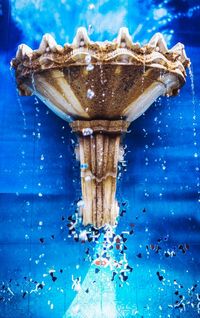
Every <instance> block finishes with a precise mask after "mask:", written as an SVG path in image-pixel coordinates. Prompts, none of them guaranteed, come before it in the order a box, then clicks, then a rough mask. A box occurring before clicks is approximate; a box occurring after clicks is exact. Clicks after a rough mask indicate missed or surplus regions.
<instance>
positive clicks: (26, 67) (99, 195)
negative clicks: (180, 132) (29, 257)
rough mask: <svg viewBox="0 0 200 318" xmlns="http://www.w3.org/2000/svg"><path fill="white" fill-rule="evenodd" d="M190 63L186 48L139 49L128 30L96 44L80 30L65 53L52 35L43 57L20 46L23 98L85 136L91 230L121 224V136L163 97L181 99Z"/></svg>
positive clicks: (155, 43)
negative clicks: (118, 186)
mask: <svg viewBox="0 0 200 318" xmlns="http://www.w3.org/2000/svg"><path fill="white" fill-rule="evenodd" d="M189 63H190V61H189V59H188V58H187V57H186V55H185V51H184V46H183V45H182V44H181V43H178V44H176V45H175V46H174V47H173V48H172V49H168V48H167V46H166V43H165V40H164V38H163V36H162V35H161V34H155V35H154V36H153V38H152V39H151V40H150V41H149V42H148V43H147V44H146V45H144V46H140V45H139V44H138V43H133V42H132V39H131V36H130V35H129V32H128V29H127V28H121V29H120V31H119V34H118V37H117V39H115V40H114V41H113V42H107V41H105V42H92V41H91V40H90V39H89V37H88V35H87V31H86V30H85V29H84V28H80V29H78V31H77V34H76V36H75V38H74V41H73V43H72V44H65V45H64V47H62V46H60V45H57V43H56V42H55V40H54V39H53V38H52V36H51V35H49V34H46V35H44V36H43V39H42V41H41V44H40V46H39V48H38V49H37V50H34V51H33V50H32V49H31V48H29V47H28V46H26V45H25V44H22V45H20V46H19V49H18V51H17V54H16V57H15V58H14V59H13V60H12V66H13V68H15V70H16V79H17V85H18V89H19V92H20V94H21V95H32V94H35V95H36V96H38V97H39V98H40V99H41V100H42V101H43V102H44V103H45V104H46V105H47V106H48V107H49V108H51V109H52V110H53V111H54V112H55V113H56V114H57V115H58V116H60V117H61V118H63V119H65V120H67V121H69V122H70V126H71V128H72V130H73V132H75V133H76V134H77V135H78V146H77V148H76V150H77V151H76V153H77V158H79V160H80V167H81V184H82V198H83V202H84V204H83V206H81V207H80V209H81V212H82V216H83V223H84V225H87V224H93V225H94V226H95V227H97V228H99V227H101V226H103V225H105V224H106V223H109V224H111V225H114V224H115V222H116V217H117V215H118V210H119V208H118V203H117V201H116V198H115V194H116V180H117V168H118V161H119V160H121V159H122V157H123V146H122V145H121V136H122V134H124V133H126V131H127V128H128V126H129V124H130V123H131V122H132V121H133V120H135V119H137V118H138V117H139V116H140V115H141V114H142V113H144V112H145V111H146V109H147V108H148V107H149V106H150V105H151V104H152V103H153V102H154V101H155V100H156V99H157V98H158V97H159V96H161V95H167V96H173V95H176V94H177V93H178V92H179V89H180V88H181V87H182V85H183V84H184V83H185V77H186V72H185V69H186V67H187V66H188V65H189Z"/></svg>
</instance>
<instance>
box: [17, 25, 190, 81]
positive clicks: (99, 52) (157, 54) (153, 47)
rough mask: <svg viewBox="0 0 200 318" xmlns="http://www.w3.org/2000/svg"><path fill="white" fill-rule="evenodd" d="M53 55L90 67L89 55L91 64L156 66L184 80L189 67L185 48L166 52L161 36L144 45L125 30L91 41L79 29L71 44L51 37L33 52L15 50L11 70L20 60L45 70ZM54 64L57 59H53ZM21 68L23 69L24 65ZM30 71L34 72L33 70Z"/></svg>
mask: <svg viewBox="0 0 200 318" xmlns="http://www.w3.org/2000/svg"><path fill="white" fill-rule="evenodd" d="M52 54H53V55H54V54H55V55H59V56H60V55H61V56H64V57H65V64H78V65H80V64H86V65H87V64H89V63H88V62H87V61H86V56H88V55H90V56H91V63H92V64H96V63H98V62H105V63H122V64H127V63H128V64H129V63H135V62H136V63H139V64H143V65H149V64H152V63H153V64H156V65H157V66H158V67H161V68H163V67H164V68H165V69H167V70H168V71H169V72H170V71H171V72H177V74H178V75H181V77H183V79H185V76H186V73H185V69H186V67H188V66H189V65H190V60H189V59H188V58H187V56H186V53H185V49H184V45H183V44H182V43H177V44H176V45H175V46H173V47H172V48H171V49H168V47H167V44H166V41H165V39H164V37H163V35H162V34H161V33H156V34H155V35H154V36H153V37H152V38H151V40H150V41H149V42H148V43H147V44H146V45H144V46H140V44H139V43H134V42H133V41H132V38H131V36H130V34H129V31H128V29H127V28H125V27H123V28H121V29H120V30H119V33H118V36H117V38H116V39H114V40H113V41H112V42H108V41H105V42H93V41H91V40H90V38H89V36H88V34H87V30H86V29H85V28H84V27H81V28H79V29H78V30H77V33H76V36H75V37H74V40H73V42H72V44H68V43H66V44H64V46H61V45H58V44H57V43H56V41H55V39H54V38H53V37H52V36H51V35H50V34H45V35H44V36H43V37H42V40H41V43H40V45H39V48H38V49H36V50H32V49H31V48H30V47H29V46H27V45H26V44H21V45H19V47H18V50H17V53H16V58H14V59H13V60H12V62H11V65H12V66H13V67H14V68H17V65H18V64H20V63H21V62H22V64H23V61H27V60H29V61H34V60H37V59H38V60H39V63H40V64H41V69H45V68H46V67H45V64H46V63H47V64H48V61H50V60H52V62H54V58H53V57H52ZM55 62H56V57H55ZM24 67H26V66H25V65H24ZM32 71H33V70H32Z"/></svg>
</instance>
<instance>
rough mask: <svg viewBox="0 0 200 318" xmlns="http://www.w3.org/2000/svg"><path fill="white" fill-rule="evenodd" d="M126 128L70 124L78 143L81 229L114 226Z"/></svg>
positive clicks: (108, 124) (122, 124) (109, 124)
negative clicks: (90, 226) (117, 181)
mask: <svg viewBox="0 0 200 318" xmlns="http://www.w3.org/2000/svg"><path fill="white" fill-rule="evenodd" d="M128 125H129V122H127V121H123V120H115V121H110V120H93V121H82V120H80V121H79V120H77V121H74V122H73V123H72V124H71V127H72V130H73V131H74V132H76V133H77V134H78V141H79V148H78V151H79V158H80V168H81V186H82V198H83V202H84V205H83V206H82V207H81V212H82V216H83V224H84V225H87V224H93V226H95V227H97V228H100V227H101V226H104V225H105V224H107V223H108V224H111V225H114V224H115V221H116V217H117V216H118V211H119V207H118V203H117V201H116V199H115V194H116V180H117V167H118V160H119V155H120V139H121V134H122V133H125V132H126V131H127V128H128Z"/></svg>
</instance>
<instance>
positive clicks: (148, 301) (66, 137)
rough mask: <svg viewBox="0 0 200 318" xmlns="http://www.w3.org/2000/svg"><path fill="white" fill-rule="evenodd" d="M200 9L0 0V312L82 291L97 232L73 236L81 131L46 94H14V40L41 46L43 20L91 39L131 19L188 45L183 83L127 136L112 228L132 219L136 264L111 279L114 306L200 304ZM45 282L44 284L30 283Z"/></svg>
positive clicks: (170, 4)
mask: <svg viewBox="0 0 200 318" xmlns="http://www.w3.org/2000/svg"><path fill="white" fill-rule="evenodd" d="M199 21H200V2H199V1H189V0H188V1H164V2H163V3H162V4H160V3H159V1H153V0H152V1H139V0H138V1H136V0H132V1H128V0H126V1H120V0H119V1H112V0H110V1H106V0H100V1H93V2H92V1H81V0H79V1H65V0H63V1H58V0H57V1H51V0H44V1H39V0H38V1H36V0H35V1H33V0H32V1H31V0H27V1H23V0H16V1H10V2H8V1H5V0H4V1H2V0H1V1H0V30H1V32H0V37H1V41H0V43H1V45H0V74H1V82H0V116H1V117H0V118H1V121H0V195H1V200H0V268H1V270H0V282H1V283H0V317H2V318H3V317H7V318H11V317H15V318H21V317H34V318H46V317H48V318H49V317H56V318H57V317H58V318H59V317H62V316H63V314H64V313H65V311H66V310H67V308H68V307H69V306H70V304H71V302H72V301H73V299H74V298H75V297H76V292H75V291H74V290H72V288H71V286H72V280H71V276H72V274H73V275H74V276H76V277H78V276H81V278H82V281H83V280H84V277H85V276H86V274H87V272H88V270H89V269H90V268H91V263H90V262H89V261H85V260H84V259H85V257H86V253H85V252H86V251H87V248H88V247H89V249H90V251H91V254H92V253H93V250H94V249H95V243H94V242H91V243H88V242H87V243H85V244H81V243H80V242H78V243H77V242H75V241H74V240H73V239H72V238H69V237H68V228H67V223H68V221H67V218H68V216H69V215H71V214H73V213H74V210H75V209H76V202H77V200H78V199H79V198H80V184H79V167H78V164H77V163H76V162H75V159H74V156H73V144H74V141H75V137H74V136H73V135H72V134H71V132H70V129H69V127H68V124H67V123H65V122H64V121H62V120H61V119H59V118H58V117H57V116H56V115H54V114H53V113H52V112H51V111H50V110H48V109H47V108H46V106H45V105H43V104H42V103H41V102H40V101H38V100H37V99H35V98H34V97H27V98H25V97H19V96H18V94H17V91H16V87H15V80H14V76H13V73H12V71H10V66H9V61H10V59H11V58H12V57H13V56H14V55H15V52H16V49H17V45H18V44H20V43H22V42H24V43H27V44H28V45H30V46H32V48H37V47H38V44H39V42H40V40H41V37H42V35H43V33H45V32H51V33H52V34H53V35H55V37H56V40H57V42H58V43H61V44H63V43H65V42H66V41H72V39H73V36H74V35H75V32H76V29H77V27H78V26H82V25H83V26H85V27H86V28H87V29H89V30H90V33H91V35H90V37H91V38H92V39H93V40H96V39H99V40H105V39H109V40H111V39H113V38H114V37H115V36H116V34H117V31H118V29H119V27H121V26H127V27H129V29H130V33H131V34H132V35H134V37H135V41H140V42H142V43H143V42H146V41H147V40H148V39H150V38H151V36H152V35H153V34H154V33H155V32H157V31H160V32H162V33H164V35H165V37H166V40H167V41H168V45H169V46H173V45H174V44H176V43H177V42H178V41H180V42H183V43H184V44H185V45H186V52H187V55H188V57H190V58H191V62H192V75H191V74H190V76H189V74H188V78H187V82H186V84H185V86H184V87H183V88H182V90H181V92H180V95H179V96H178V97H175V98H168V99H167V98H161V99H160V100H158V101H157V102H156V103H155V104H154V105H153V106H152V107H151V108H150V109H149V110H148V111H147V112H146V113H145V114H144V115H143V116H141V117H140V118H139V119H137V121H135V122H134V123H132V125H131V129H130V130H131V132H130V133H129V134H127V135H126V138H125V144H126V145H127V149H128V150H127V154H126V160H127V167H122V170H123V172H122V179H121V180H120V181H119V183H118V185H119V187H118V199H119V202H120V203H121V205H122V202H126V213H125V215H124V216H123V217H121V218H120V220H119V225H118V227H117V230H116V231H117V233H121V232H122V231H129V230H130V227H131V224H134V235H132V236H130V237H128V241H127V251H126V255H127V259H128V262H129V264H130V266H132V267H133V272H132V273H131V274H130V275H129V280H128V282H129V285H128V284H124V286H123V287H119V284H118V282H117V281H116V282H114V283H113V286H114V288H115V293H116V296H115V297H116V298H115V303H116V307H117V310H118V311H119V317H145V318H146V317H154V318H157V317H162V318H165V317H198V316H199V315H198V308H199V312H200V303H199V301H200V297H199V296H198V293H199V292H200V289H199V279H200V277H199V266H200V258H199V251H200V250H199V247H200V240H199V239H200V234H199V230H200V195H199V194H200V180H199V169H200V162H199V149H200V148H199V147H200V142H199V133H200V121H199V115H200V110H199V105H200V94H199V89H198V87H199V81H200V68H199V56H200V22H199ZM193 82H194V87H193ZM124 170H127V171H124ZM41 239H42V240H41ZM150 245H151V248H149V249H147V247H146V246H148V247H149V246H150ZM153 245H154V247H153ZM181 245H183V248H181ZM155 246H159V250H158V251H157V248H156V247H155ZM184 251H185V252H184ZM168 254H169V255H168ZM174 254H175V255H174ZM51 269H53V270H55V275H56V277H57V280H56V281H55V282H53V281H52V277H51V276H50V275H49V271H50V270H51ZM157 272H159V273H160V275H162V276H163V280H159V277H158V275H157ZM108 275H109V274H108ZM110 275H111V276H112V273H110ZM100 279H101V278H99V276H98V275H97V280H100ZM39 282H40V283H41V282H43V283H44V284H45V286H44V288H43V289H42V290H41V289H40V290H37V291H33V290H34V289H35V287H36V285H37V283H39ZM196 285H197V286H196ZM102 286H103V285H102ZM195 286H196V287H195ZM177 291H178V294H177ZM103 292H104V288H103V287H102V289H101V290H99V293H100V294H101V293H102V294H103ZM24 293H26V294H25V295H24ZM180 295H182V298H181V297H180ZM85 297H87V295H85ZM176 301H179V302H181V303H182V304H184V306H185V307H184V306H183V305H182V306H179V308H174V307H175V306H174V305H175V304H176ZM85 302H86V303H87V298H85ZM51 304H53V306H51ZM198 304H199V305H198ZM83 306H85V305H84V304H83ZM198 306H199V307H198ZM86 307H87V306H86ZM86 310H87V308H86ZM86 317H93V316H92V315H91V313H88V316H86ZM99 317H101V313H100V316H99Z"/></svg>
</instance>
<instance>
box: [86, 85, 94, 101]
mask: <svg viewBox="0 0 200 318" xmlns="http://www.w3.org/2000/svg"><path fill="white" fill-rule="evenodd" d="M93 97H94V92H93V91H92V90H91V89H90V88H89V89H88V90H87V98H89V99H92V98H93Z"/></svg>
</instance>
